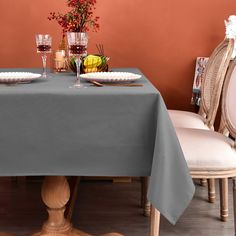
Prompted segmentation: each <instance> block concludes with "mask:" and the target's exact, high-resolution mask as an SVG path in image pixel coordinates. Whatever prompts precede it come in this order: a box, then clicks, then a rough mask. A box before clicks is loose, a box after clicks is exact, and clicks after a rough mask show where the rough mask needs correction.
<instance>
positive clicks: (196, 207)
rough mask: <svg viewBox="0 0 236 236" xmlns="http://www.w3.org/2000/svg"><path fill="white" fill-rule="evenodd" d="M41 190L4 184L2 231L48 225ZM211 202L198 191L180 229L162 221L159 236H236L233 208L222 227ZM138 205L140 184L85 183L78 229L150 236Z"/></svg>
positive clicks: (34, 183) (36, 185) (32, 183)
mask: <svg viewBox="0 0 236 236" xmlns="http://www.w3.org/2000/svg"><path fill="white" fill-rule="evenodd" d="M40 186H41V181H40V180H39V179H36V180H35V179H30V180H27V182H26V183H12V181H11V180H10V179H9V178H0V231H7V232H10V233H14V234H15V235H19V236H23V235H25V236H26V235H29V234H28V233H29V232H32V231H35V230H37V229H38V228H39V227H40V225H41V224H42V222H43V221H44V220H45V219H46V214H45V209H44V205H43V203H42V202H41V199H40ZM206 199H207V191H206V188H204V187H200V186H197V191H196V194H195V197H194V199H193V201H192V203H191V205H190V206H189V207H188V209H187V210H186V212H185V213H184V215H183V216H182V217H181V219H180V220H179V222H178V223H177V225H175V226H172V225H170V224H169V223H168V222H167V221H166V220H165V219H163V218H162V219H161V233H160V235H161V236H175V235H181V236H231V235H232V236H233V218H232V213H233V212H232V204H231V207H230V217H229V221H228V222H227V223H223V222H221V221H220V220H219V197H218V196H217V203H216V204H209V203H208V202H207V201H206ZM139 200H140V183H139V182H133V183H122V184H119V183H116V184H112V183H111V182H109V181H88V182H82V183H81V184H80V189H79V197H78V200H77V204H76V209H75V214H74V216H73V223H74V225H75V226H76V227H79V229H81V230H84V231H86V232H88V233H91V234H92V235H100V234H103V233H107V232H118V233H121V234H124V235H125V236H148V231H149V218H146V217H143V216H142V209H141V208H140V207H139ZM230 203H232V190H231V185H230Z"/></svg>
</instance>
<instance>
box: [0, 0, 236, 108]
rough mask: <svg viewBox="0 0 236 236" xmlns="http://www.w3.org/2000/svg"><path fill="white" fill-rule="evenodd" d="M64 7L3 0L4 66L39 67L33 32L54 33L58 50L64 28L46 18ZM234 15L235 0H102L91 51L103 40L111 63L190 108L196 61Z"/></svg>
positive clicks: (60, 2)
mask: <svg viewBox="0 0 236 236" xmlns="http://www.w3.org/2000/svg"><path fill="white" fill-rule="evenodd" d="M65 9H66V8H65V0H40V1H36V0H33V1H32V0H10V1H9V0H0V32H1V34H0V46H1V48H0V67H40V66H41V60H40V58H39V55H36V53H35V43H34V35H35V34H36V33H39V32H42V33H50V34H52V36H53V39H54V48H56V47H57V46H58V42H59V39H60V32H61V31H60V28H59V26H58V25H57V24H56V23H53V22H49V21H48V20H47V16H48V14H49V12H50V11H65ZM231 14H236V4H235V0H197V1H196V0H181V1H177V0H98V5H97V15H98V16H100V17H101V20H100V25H101V30H100V31H99V32H98V33H96V34H95V33H91V34H90V41H89V44H90V47H89V52H90V53H95V52H96V49H95V44H96V43H102V44H104V46H105V50H106V54H107V55H109V56H110V57H111V61H110V65H111V66H113V67H138V68H140V69H141V70H142V71H143V72H144V73H145V74H146V75H147V76H148V78H149V79H150V80H151V81H152V82H153V84H154V85H155V86H156V87H157V88H158V89H159V90H160V91H161V93H162V95H163V97H164V99H165V101H166V103H167V106H168V107H169V108H181V109H188V110H191V109H192V106H191V105H190V104H189V102H190V97H191V87H192V80H193V73H194V60H195V58H196V57H197V56H207V55H209V53H210V52H211V51H212V49H213V48H214V47H215V46H216V45H217V44H218V43H219V42H220V41H221V40H222V39H223V38H224V24H223V20H224V19H226V18H227V17H228V16H229V15H231Z"/></svg>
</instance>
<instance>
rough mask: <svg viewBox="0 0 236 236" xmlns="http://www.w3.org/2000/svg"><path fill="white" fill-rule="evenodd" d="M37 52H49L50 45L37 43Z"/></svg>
mask: <svg viewBox="0 0 236 236" xmlns="http://www.w3.org/2000/svg"><path fill="white" fill-rule="evenodd" d="M37 52H45V53H50V52H51V45H47V44H39V45H38V46H37Z"/></svg>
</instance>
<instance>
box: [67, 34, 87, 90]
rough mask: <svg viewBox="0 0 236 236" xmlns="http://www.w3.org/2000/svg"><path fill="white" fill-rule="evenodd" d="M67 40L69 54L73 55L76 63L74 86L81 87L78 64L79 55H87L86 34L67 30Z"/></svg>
mask: <svg viewBox="0 0 236 236" xmlns="http://www.w3.org/2000/svg"><path fill="white" fill-rule="evenodd" d="M67 40H68V46H69V56H75V57H76V59H75V63H76V69H77V74H76V82H75V84H74V87H76V88H82V87H83V85H82V84H81V81H80V66H81V57H83V56H86V55H87V45H88V35H87V33H84V32H68V33H67Z"/></svg>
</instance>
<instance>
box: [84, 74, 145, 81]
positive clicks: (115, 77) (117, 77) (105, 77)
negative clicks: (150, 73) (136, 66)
mask: <svg viewBox="0 0 236 236" xmlns="http://www.w3.org/2000/svg"><path fill="white" fill-rule="evenodd" d="M80 77H81V78H83V79H85V80H87V81H97V82H106V83H115V82H132V81H135V80H138V79H140V78H141V77H142V76H141V75H139V74H134V73H130V72H96V73H87V74H82V75H80Z"/></svg>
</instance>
